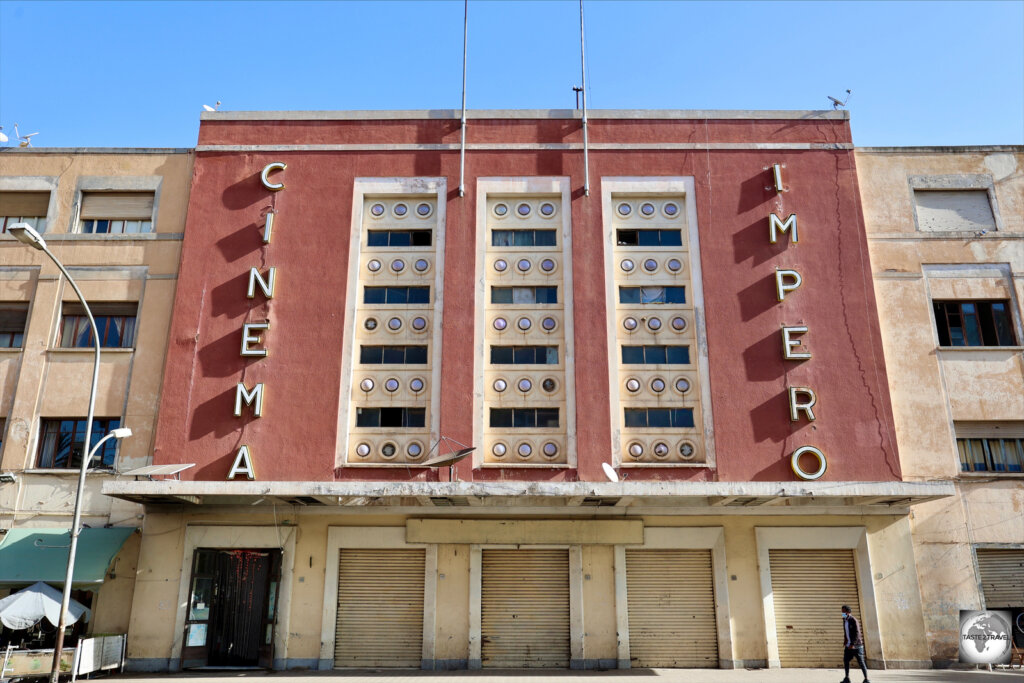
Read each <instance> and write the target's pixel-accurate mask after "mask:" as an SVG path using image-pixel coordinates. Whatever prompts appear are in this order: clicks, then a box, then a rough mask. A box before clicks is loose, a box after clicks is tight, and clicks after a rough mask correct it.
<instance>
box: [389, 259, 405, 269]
mask: <svg viewBox="0 0 1024 683" xmlns="http://www.w3.org/2000/svg"><path fill="white" fill-rule="evenodd" d="M391 270H393V271H395V272H396V273H401V272H402V271H403V270H405V261H403V260H402V259H400V258H396V259H395V260H394V261H392V262H391Z"/></svg>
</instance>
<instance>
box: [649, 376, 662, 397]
mask: <svg viewBox="0 0 1024 683" xmlns="http://www.w3.org/2000/svg"><path fill="white" fill-rule="evenodd" d="M651 391H653V392H654V393H656V394H660V393H661V392H663V391H665V380H663V379H662V378H660V377H655V378H654V379H652V380H651Z"/></svg>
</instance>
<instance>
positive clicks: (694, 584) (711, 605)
mask: <svg viewBox="0 0 1024 683" xmlns="http://www.w3.org/2000/svg"><path fill="white" fill-rule="evenodd" d="M626 591H627V596H628V597H627V601H628V604H629V657H630V661H631V663H632V665H633V666H635V667H657V666H665V667H699V668H714V667H717V666H718V628H717V624H716V621H715V589H714V581H713V578H712V572H711V551H710V550H627V551H626Z"/></svg>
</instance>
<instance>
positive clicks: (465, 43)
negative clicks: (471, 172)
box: [459, 0, 469, 197]
mask: <svg viewBox="0 0 1024 683" xmlns="http://www.w3.org/2000/svg"><path fill="white" fill-rule="evenodd" d="M468 47H469V0H466V2H465V5H464V7H463V11H462V143H461V144H460V145H459V196H460V197H465V196H466V55H467V54H468V52H469V50H468Z"/></svg>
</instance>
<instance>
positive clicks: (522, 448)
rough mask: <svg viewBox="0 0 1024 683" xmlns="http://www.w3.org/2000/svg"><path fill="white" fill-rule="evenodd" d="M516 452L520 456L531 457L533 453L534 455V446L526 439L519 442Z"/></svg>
mask: <svg viewBox="0 0 1024 683" xmlns="http://www.w3.org/2000/svg"><path fill="white" fill-rule="evenodd" d="M516 452H517V453H518V454H519V457H520V458H529V457H530V456H531V455H533V446H531V445H530V444H528V443H526V442H525V441H524V442H523V443H521V444H519V447H518V448H517V449H516Z"/></svg>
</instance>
